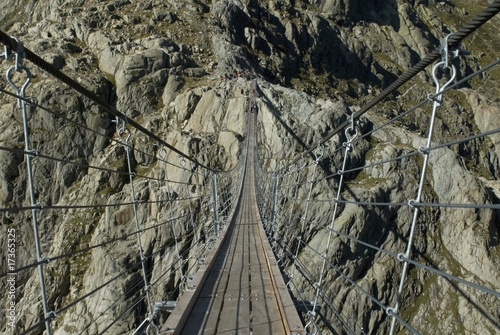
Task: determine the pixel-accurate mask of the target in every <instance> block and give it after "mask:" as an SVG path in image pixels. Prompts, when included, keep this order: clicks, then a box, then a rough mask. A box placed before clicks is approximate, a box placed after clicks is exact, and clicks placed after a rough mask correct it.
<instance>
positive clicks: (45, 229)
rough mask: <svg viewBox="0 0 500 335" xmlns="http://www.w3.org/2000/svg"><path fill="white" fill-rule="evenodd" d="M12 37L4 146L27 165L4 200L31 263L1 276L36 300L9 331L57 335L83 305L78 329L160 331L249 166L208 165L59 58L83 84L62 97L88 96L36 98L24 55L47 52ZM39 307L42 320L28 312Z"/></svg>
mask: <svg viewBox="0 0 500 335" xmlns="http://www.w3.org/2000/svg"><path fill="white" fill-rule="evenodd" d="M1 35H2V42H4V43H5V44H6V47H5V52H4V54H3V55H2V57H4V58H5V59H9V60H13V61H14V65H13V66H11V67H9V68H8V70H7V74H6V78H7V83H8V84H9V85H8V87H7V88H2V89H1V92H2V100H4V99H5V101H2V103H3V104H4V105H6V104H11V105H12V106H14V101H15V108H13V115H15V117H13V119H12V120H11V123H10V124H8V125H7V124H6V125H5V126H8V127H10V128H11V130H12V129H14V130H13V133H15V134H16V136H14V137H13V138H11V139H7V140H5V141H3V143H2V146H0V152H3V153H6V154H8V155H11V157H14V158H15V160H16V161H17V162H18V163H19V164H20V166H23V167H22V168H20V175H19V176H17V179H16V180H17V181H16V183H17V184H18V185H15V190H16V192H18V194H16V195H9V196H8V197H7V198H6V199H4V200H5V201H3V205H2V208H0V215H2V220H3V221H5V222H6V223H7V224H8V225H9V227H11V228H9V231H12V232H13V233H12V234H13V237H12V243H10V244H12V248H10V249H9V250H10V251H12V253H9V255H10V254H12V255H13V257H12V259H13V260H14V259H15V258H16V257H17V259H18V260H19V261H17V262H15V261H12V262H11V261H9V258H10V256H9V257H6V258H4V257H2V262H1V265H2V266H1V270H0V272H1V273H0V278H6V280H8V281H9V282H10V281H12V280H13V281H14V283H15V281H16V280H17V281H18V283H17V284H16V285H14V287H16V286H17V287H20V286H21V285H24V286H25V289H24V290H25V294H24V295H16V294H14V296H15V298H14V300H13V304H14V305H15V304H17V305H18V306H20V305H21V303H24V304H25V305H26V306H28V307H26V308H25V309H24V312H25V313H19V314H20V315H18V316H17V318H16V321H15V322H14V321H12V325H11V327H8V328H7V331H9V330H12V331H13V332H14V333H15V334H29V333H32V332H42V331H45V332H46V333H47V334H51V333H52V332H53V331H55V330H57V329H58V327H59V320H60V318H61V317H62V316H63V317H65V318H69V319H71V315H72V314H73V313H74V312H75V311H86V313H83V314H84V317H81V315H80V316H79V317H78V318H73V320H72V324H73V325H74V329H73V330H74V331H75V333H78V332H79V333H80V334H86V333H96V334H103V333H106V332H116V331H118V330H119V329H122V330H123V329H125V328H126V329H128V327H130V326H131V325H134V324H135V325H137V324H138V323H139V322H141V321H143V320H144V319H145V320H144V322H143V324H144V323H146V324H147V326H148V332H150V331H158V326H157V324H158V322H159V321H160V319H161V318H164V315H163V314H162V313H160V312H163V310H162V308H161V307H162V306H164V305H165V303H166V302H174V303H175V300H176V299H177V298H178V297H179V296H180V295H181V294H182V292H183V291H184V290H185V289H186V287H187V285H188V284H189V281H190V280H191V278H192V275H193V274H194V273H195V272H196V271H197V269H198V268H199V267H200V265H201V264H202V263H203V260H204V258H205V257H206V255H207V254H208V253H209V252H210V250H211V248H212V246H213V244H214V243H215V241H216V240H217V238H218V235H219V233H220V231H221V230H222V229H224V225H225V224H226V220H227V217H228V215H229V212H231V209H232V208H233V206H234V205H235V200H236V195H237V191H238V190H237V185H239V184H240V183H241V178H242V173H243V172H242V170H243V169H242V166H243V164H242V163H241V162H240V163H238V165H237V166H235V167H233V169H232V170H230V171H217V170H215V169H211V168H209V167H208V166H205V165H203V164H201V163H199V162H198V161H197V160H196V159H195V158H194V157H193V156H192V155H187V154H184V153H183V152H181V151H179V150H178V149H176V148H174V147H173V146H171V145H170V144H168V143H167V142H165V141H163V140H162V139H161V138H160V137H159V136H158V135H156V134H153V133H151V132H150V131H148V130H147V129H145V128H144V127H142V126H141V125H140V124H139V123H138V122H136V121H134V120H133V119H131V118H129V117H127V116H126V115H125V114H123V113H121V112H119V111H117V110H116V109H114V108H113V107H112V106H110V105H108V104H107V103H105V102H104V101H103V100H102V99H100V98H99V97H98V96H96V95H95V94H93V93H91V92H90V91H88V90H86V89H85V88H83V87H81V86H80V85H79V84H78V83H76V82H75V81H73V80H72V79H69V78H68V77H66V76H65V75H63V74H62V73H60V72H59V71H58V70H56V69H54V68H51V67H50V66H49V67H47V66H48V65H47V64H45V65H43V66H42V69H44V70H47V71H48V72H49V73H51V74H53V75H55V76H56V78H58V79H60V78H66V79H65V80H64V82H65V83H67V84H69V85H70V87H71V88H74V89H76V90H77V93H76V94H75V93H70V92H69V91H68V92H66V91H64V95H63V97H62V98H61V100H64V99H75V100H78V103H77V104H75V105H74V106H73V107H72V108H69V107H67V106H64V104H62V103H59V102H56V103H54V104H50V103H46V101H45V102H40V103H37V102H35V101H34V100H33V99H31V98H29V96H28V92H29V89H30V83H31V81H32V76H31V71H30V69H29V68H28V67H27V66H26V65H25V64H24V60H25V59H28V60H30V61H32V62H34V63H35V65H40V64H39V63H37V62H38V61H40V62H43V61H41V60H40V59H39V57H38V56H36V55H34V54H33V53H31V52H30V51H29V50H27V49H24V48H23V47H22V44H21V43H20V42H19V41H17V40H15V41H13V40H11V39H10V38H8V37H5V36H4V35H5V34H4V33H3V32H2V33H1ZM5 38H8V41H6V40H5ZM6 42H7V43H6ZM37 60H38V61H37ZM9 87H10V89H9ZM12 98H14V100H13V99H12ZM56 101H57V99H56ZM97 106H99V107H97ZM21 135H22V136H21ZM242 145H243V147H244V143H243V144H242ZM21 147H24V148H21ZM243 147H242V148H243ZM23 161H24V162H23ZM240 161H242V160H240ZM49 190H50V192H49ZM29 220H30V221H31V222H32V229H31V231H30V230H29V229H27V228H26V225H27V223H28V222H29ZM16 233H17V235H16ZM25 235H26V238H25V237H24V236H25ZM16 236H20V237H19V239H17V237H16ZM21 236H23V238H22V239H21ZM134 236H135V238H134ZM33 244H34V246H33ZM21 260H22V263H21ZM35 269H36V270H37V275H36V276H33V275H32V271H34V270H35ZM36 277H38V279H37V280H34V278H36ZM90 278H93V279H92V280H91V279H90ZM15 290H16V289H15ZM30 294H31V295H30ZM4 298H5V299H7V297H4ZM89 298H92V299H89ZM30 313H31V314H33V315H39V318H38V321H33V318H32V319H29V320H28V319H26V318H25V317H24V316H23V315H21V314H30ZM131 317H133V318H134V320H135V322H134V321H133V322H130V320H131ZM7 321H8V322H9V320H7ZM124 327H125V328H124ZM128 330H131V329H128ZM132 330H133V329H132Z"/></svg>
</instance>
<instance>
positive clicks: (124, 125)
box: [118, 122, 132, 144]
mask: <svg viewBox="0 0 500 335" xmlns="http://www.w3.org/2000/svg"><path fill="white" fill-rule="evenodd" d="M122 133H127V137H126V138H123V136H122ZM130 136H132V132H131V131H130V129H128V128H127V127H126V123H125V122H123V124H122V127H121V128H120V129H119V130H118V137H119V138H120V139H121V140H122V141H123V143H125V144H128V139H129V138H130Z"/></svg>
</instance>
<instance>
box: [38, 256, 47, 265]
mask: <svg viewBox="0 0 500 335" xmlns="http://www.w3.org/2000/svg"><path fill="white" fill-rule="evenodd" d="M38 262H40V263H44V264H49V263H50V258H48V257H40V258H39V259H38Z"/></svg>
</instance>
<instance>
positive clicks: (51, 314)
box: [45, 311, 57, 320]
mask: <svg viewBox="0 0 500 335" xmlns="http://www.w3.org/2000/svg"><path fill="white" fill-rule="evenodd" d="M45 317H46V318H48V319H50V320H52V319H55V318H56V317H57V312H56V311H50V312H48V313H47V315H46V316H45Z"/></svg>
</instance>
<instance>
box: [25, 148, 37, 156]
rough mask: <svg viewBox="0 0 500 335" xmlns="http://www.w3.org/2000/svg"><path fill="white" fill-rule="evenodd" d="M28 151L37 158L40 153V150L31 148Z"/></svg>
mask: <svg viewBox="0 0 500 335" xmlns="http://www.w3.org/2000/svg"><path fill="white" fill-rule="evenodd" d="M26 152H27V153H28V155H30V156H33V157H35V158H36V157H38V155H39V154H40V153H39V152H38V150H35V149H30V150H27V151H26Z"/></svg>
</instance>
